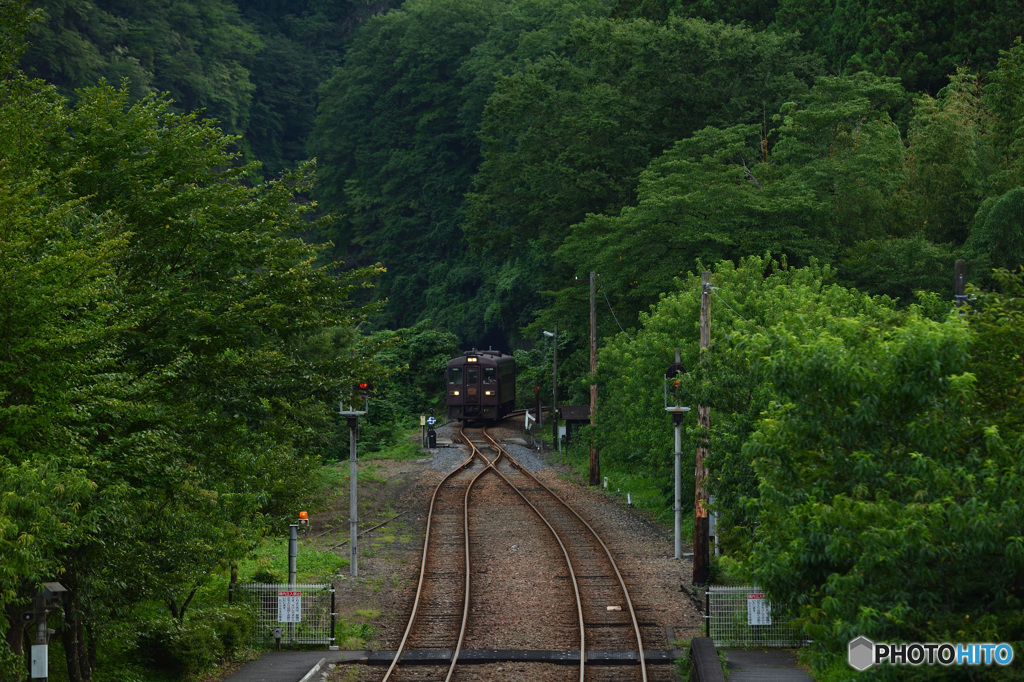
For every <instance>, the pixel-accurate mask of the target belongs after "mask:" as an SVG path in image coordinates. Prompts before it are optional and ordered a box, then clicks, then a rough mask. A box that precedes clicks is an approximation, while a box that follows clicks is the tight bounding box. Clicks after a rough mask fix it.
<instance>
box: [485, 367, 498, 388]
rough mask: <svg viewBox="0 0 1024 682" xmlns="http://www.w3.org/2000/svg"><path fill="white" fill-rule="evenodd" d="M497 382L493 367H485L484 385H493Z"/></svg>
mask: <svg viewBox="0 0 1024 682" xmlns="http://www.w3.org/2000/svg"><path fill="white" fill-rule="evenodd" d="M496 380H497V377H496V376H495V372H494V368H493V367H484V383H485V384H493V383H494V382H495V381H496Z"/></svg>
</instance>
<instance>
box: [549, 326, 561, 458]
mask: <svg viewBox="0 0 1024 682" xmlns="http://www.w3.org/2000/svg"><path fill="white" fill-rule="evenodd" d="M551 341H552V344H551V345H552V356H551V357H552V360H551V445H552V449H554V450H561V449H562V445H561V443H559V442H558V323H557V322H556V323H555V335H554V336H553V337H552V338H551Z"/></svg>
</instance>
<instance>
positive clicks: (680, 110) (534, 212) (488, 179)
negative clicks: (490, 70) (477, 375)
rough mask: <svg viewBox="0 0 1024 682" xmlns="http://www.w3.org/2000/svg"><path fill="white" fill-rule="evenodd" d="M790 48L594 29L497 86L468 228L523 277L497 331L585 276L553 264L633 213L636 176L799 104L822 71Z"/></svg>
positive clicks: (714, 32)
mask: <svg viewBox="0 0 1024 682" xmlns="http://www.w3.org/2000/svg"><path fill="white" fill-rule="evenodd" d="M795 40H796V39H795V38H794V37H793V36H779V35H775V34H758V33H755V32H753V31H751V30H749V29H746V28H741V27H735V26H726V25H723V24H708V23H706V22H703V21H699V20H682V19H670V20H669V21H668V22H667V23H666V24H657V23H654V22H650V21H646V20H632V21H616V20H612V19H587V20H581V21H580V22H578V23H577V24H576V25H575V26H574V27H573V28H572V30H571V31H570V32H569V34H568V35H567V36H566V38H565V40H564V41H563V44H562V45H561V47H560V49H559V50H558V51H557V52H555V53H553V54H550V55H547V56H545V57H542V58H540V59H538V60H536V61H535V62H533V63H530V64H527V65H526V66H525V68H523V69H522V70H521V71H520V72H517V73H513V74H511V75H510V76H508V77H507V78H504V79H502V80H500V81H499V82H498V85H497V87H496V89H495V92H494V94H493V95H492V96H491V98H490V100H488V104H487V108H486V109H485V111H484V118H483V122H482V123H481V127H480V137H481V139H482V140H483V143H484V157H483V160H482V162H481V165H480V169H479V171H478V172H477V174H476V177H475V178H474V191H473V193H472V194H470V195H469V196H468V199H467V208H466V222H465V230H466V232H467V236H468V237H469V239H470V241H471V243H472V244H473V246H474V248H475V249H476V250H477V251H478V252H480V253H482V254H483V255H484V256H485V257H486V256H488V255H490V256H491V257H492V258H499V259H503V260H505V261H513V262H515V263H516V272H517V273H523V276H521V277H520V278H519V282H520V284H519V288H520V291H519V293H518V295H517V296H515V297H510V298H509V300H508V301H505V302H502V304H504V305H506V306H507V309H506V310H505V311H503V312H501V313H500V314H498V315H497V318H498V319H501V320H503V321H506V320H507V321H520V324H522V323H524V322H526V321H527V320H528V319H529V317H528V312H529V309H528V308H527V309H524V307H523V304H526V305H532V302H533V301H534V300H535V298H536V296H537V292H538V291H542V290H544V289H545V288H552V287H553V286H558V287H562V286H565V283H566V279H567V278H568V276H571V274H573V273H575V274H576V275H577V276H581V275H582V274H585V273H586V272H587V265H583V264H582V263H581V262H580V260H579V259H576V258H574V259H573V260H572V263H573V264H572V266H570V267H565V266H564V265H562V266H560V264H559V263H557V262H556V261H554V260H553V259H552V258H551V254H552V253H553V252H554V250H555V249H557V248H558V247H559V246H560V245H562V244H563V241H564V240H565V238H566V236H567V234H568V228H569V227H570V226H572V225H574V224H577V223H579V222H580V221H582V220H584V219H585V218H586V216H587V214H588V213H603V214H606V215H614V214H615V213H617V212H618V211H619V210H620V209H621V208H623V207H624V206H626V205H628V204H631V203H632V202H633V201H634V199H635V196H636V192H637V183H638V181H640V177H641V172H642V171H643V170H644V168H645V167H647V166H648V164H649V163H650V162H651V160H652V159H654V158H655V157H656V156H657V155H658V154H660V153H661V152H662V151H663V150H665V149H667V148H669V147H671V145H672V144H673V143H674V142H675V141H676V140H679V139H681V138H684V137H687V136H689V135H693V134H694V133H695V132H696V131H698V130H700V129H702V128H704V127H705V126H708V125H722V126H723V127H724V126H728V125H731V124H739V123H745V124H756V123H757V124H759V123H761V122H762V121H763V118H764V116H765V112H766V111H775V110H777V109H778V107H779V106H780V105H781V104H782V102H785V101H786V100H788V99H789V98H791V97H794V96H796V95H798V94H799V93H800V92H802V91H803V90H804V89H805V88H806V84H807V82H809V81H810V79H811V74H812V73H813V70H814V62H813V60H811V59H809V58H807V57H806V56H804V55H802V54H801V53H799V52H798V51H797V50H796V49H795V47H794V45H795ZM756 148H757V146H756V145H755V149H756ZM747 156H748V161H749V162H751V163H753V161H754V159H753V158H751V157H750V155H747ZM758 157H759V155H758ZM737 163H738V162H737ZM708 165H709V166H710V165H711V164H710V163H709V164H708ZM669 210H670V209H666V212H668V211H669ZM580 231H581V232H586V228H581V230H580ZM581 240H582V238H581ZM574 243H575V242H574ZM567 250H570V251H575V249H573V248H572V247H568V249H567ZM660 253H662V252H661V251H659V254H660ZM574 255H575V254H574ZM636 261H637V259H634V260H633V262H634V263H635V262H636ZM588 265H589V264H588ZM526 273H528V277H527V276H525V275H526ZM494 274H495V275H498V274H500V275H501V276H502V277H505V276H507V271H505V270H501V271H494ZM602 274H611V273H604V272H603V273H602ZM489 279H490V281H494V277H493V276H492V277H491V278H489ZM563 314H565V313H564V312H562V313H561V314H560V315H559V317H561V316H562V315H563Z"/></svg>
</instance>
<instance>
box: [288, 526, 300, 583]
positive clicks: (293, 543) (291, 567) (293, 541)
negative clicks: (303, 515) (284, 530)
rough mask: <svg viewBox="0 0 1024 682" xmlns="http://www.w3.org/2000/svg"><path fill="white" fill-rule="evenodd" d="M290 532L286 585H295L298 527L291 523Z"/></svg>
mask: <svg viewBox="0 0 1024 682" xmlns="http://www.w3.org/2000/svg"><path fill="white" fill-rule="evenodd" d="M289 528H290V529H291V532H290V533H289V535H288V584H289V585H294V584H295V576H296V570H295V569H296V566H295V564H296V561H297V560H298V557H299V525H298V524H297V523H293V524H292V525H291V526H289Z"/></svg>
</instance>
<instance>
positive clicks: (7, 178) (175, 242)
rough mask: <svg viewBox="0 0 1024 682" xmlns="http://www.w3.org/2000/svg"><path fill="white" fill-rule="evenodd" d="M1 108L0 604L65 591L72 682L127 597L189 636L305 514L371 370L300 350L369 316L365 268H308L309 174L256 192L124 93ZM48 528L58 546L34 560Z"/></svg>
mask: <svg viewBox="0 0 1024 682" xmlns="http://www.w3.org/2000/svg"><path fill="white" fill-rule="evenodd" d="M0 88H2V93H0V94H2V95H3V98H2V100H0V104H2V107H3V115H2V116H0V119H2V120H3V127H2V128H0V130H2V131H3V136H2V138H0V145H2V148H3V149H4V151H5V154H4V155H3V158H5V159H11V158H17V159H18V161H19V163H18V164H17V166H15V165H13V164H10V163H4V164H2V165H0V170H2V171H3V176H2V180H3V185H2V192H0V196H2V197H4V199H3V200H4V201H5V202H6V203H7V204H8V205H9V206H10V207H11V208H12V209H17V210H14V211H13V212H12V213H11V214H9V217H7V218H5V222H4V226H5V227H4V228H3V234H4V239H5V243H4V248H3V249H2V254H3V258H4V259H5V261H6V264H7V265H9V266H10V267H9V268H5V269H4V277H5V284H6V285H7V286H5V287H4V292H3V295H4V297H5V303H6V304H9V307H5V310H7V311H8V312H6V313H4V314H5V315H6V321H7V322H8V325H9V326H8V327H7V329H8V331H7V332H5V334H7V333H10V334H18V335H19V336H17V337H14V336H7V337H6V338H7V342H6V343H5V344H4V347H5V350H4V351H3V352H5V353H8V354H9V358H4V362H3V363H2V367H3V371H4V373H5V377H4V379H5V381H4V390H3V392H2V393H0V400H2V401H3V403H2V408H0V409H2V410H3V411H2V416H0V448H2V449H0V457H2V458H3V459H4V464H5V466H4V469H3V470H4V476H3V479H2V482H3V484H4V486H5V487H4V488H3V490H2V491H0V500H2V502H0V509H2V510H3V514H4V515H3V518H2V519H0V527H2V528H3V531H2V533H3V539H2V540H0V542H3V543H7V542H13V543H15V544H16V545H18V546H19V550H18V554H17V556H18V562H17V563H16V564H14V566H15V568H14V571H15V573H14V574H8V573H7V572H6V568H7V564H6V563H5V572H4V573H3V574H2V576H0V581H2V585H0V599H2V602H3V603H2V604H0V606H2V607H3V608H2V610H3V612H4V613H8V612H9V611H10V609H11V608H12V605H16V604H19V603H24V600H25V599H28V598H30V597H31V595H32V594H33V593H34V587H33V582H35V581H38V580H40V579H43V578H47V579H49V578H59V579H60V580H61V581H62V582H63V583H64V584H65V586H66V587H68V588H69V590H70V593H69V595H68V598H67V599H66V603H65V607H66V609H65V626H64V629H63V631H62V636H63V638H64V643H65V647H64V648H65V653H66V655H67V658H68V661H67V662H68V671H69V672H68V674H69V676H70V678H71V679H72V680H75V681H76V682H77V681H78V680H89V679H91V677H92V668H93V665H94V663H95V661H94V660H92V659H93V657H94V656H95V651H96V649H95V647H86V645H85V643H86V642H87V641H92V642H93V643H95V642H97V641H102V640H103V637H104V636H105V628H107V627H109V623H110V620H111V618H113V617H115V616H117V615H119V614H123V613H125V612H126V611H127V609H128V608H129V607H130V606H131V604H132V603H133V600H138V599H149V598H153V599H159V600H162V601H164V602H166V604H167V606H168V608H169V610H170V611H171V613H172V614H173V615H174V616H175V617H177V618H182V617H183V616H184V614H185V612H186V610H187V608H188V606H189V604H190V602H191V599H192V597H193V595H194V594H195V590H196V589H197V587H198V586H199V585H200V584H202V583H203V582H204V581H205V580H207V579H208V578H209V575H210V574H211V572H212V571H215V570H217V569H219V568H222V567H225V566H226V565H227V563H228V562H229V561H230V560H232V559H235V558H237V557H238V556H240V555H241V554H242V553H243V552H244V551H245V550H246V549H247V548H248V547H250V546H251V545H252V543H254V542H255V541H257V540H258V537H259V534H260V533H261V532H262V530H263V529H264V528H265V527H268V525H270V524H273V523H275V522H277V520H278V519H281V518H282V517H289V516H291V514H290V512H291V511H293V510H294V508H295V503H296V502H297V501H298V500H299V499H301V496H302V494H303V490H304V488H305V481H306V480H308V473H309V472H310V471H311V470H312V469H313V467H315V466H316V463H317V461H318V457H319V456H321V455H325V454H330V453H326V452H324V451H323V450H322V447H323V443H324V441H323V439H322V438H321V437H320V436H319V435H318V433H319V432H323V431H327V430H331V429H334V428H335V427H336V425H335V424H334V417H333V415H332V412H333V410H331V409H330V408H329V407H328V405H330V404H333V402H334V400H335V398H336V396H337V395H338V392H339V390H340V388H341V386H343V385H345V383H346V382H347V381H349V380H350V377H353V376H355V375H356V374H357V373H359V374H364V373H365V372H367V371H368V369H369V368H368V367H366V366H365V365H366V363H365V361H362V360H360V359H350V358H349V357H348V354H347V353H345V354H325V353H321V354H311V353H309V352H306V348H307V347H308V340H309V338H310V337H312V336H315V335H316V334H318V333H321V332H322V331H323V330H326V329H331V328H336V327H351V326H352V325H353V324H354V323H355V322H356V321H357V320H359V319H361V316H362V314H363V312H364V311H362V310H359V309H357V308H355V307H353V306H352V304H351V303H350V302H349V296H350V294H351V293H352V292H353V291H354V290H355V289H356V288H357V287H361V286H363V285H364V284H365V282H366V281H367V279H368V278H369V277H371V276H372V274H373V272H372V271H371V270H354V271H348V272H345V273H343V274H340V275H339V274H332V273H333V272H334V270H335V266H317V265H315V261H316V259H317V255H318V248H317V247H313V246H309V245H307V244H305V243H304V242H303V241H302V240H301V239H300V238H299V235H300V234H301V233H303V232H306V231H308V230H309V228H310V223H309V221H308V219H307V213H308V211H309V210H310V209H311V208H313V207H314V206H313V205H311V204H309V203H305V202H298V201H296V200H295V199H296V194H297V193H301V192H306V191H308V189H309V184H310V180H311V176H310V174H311V169H309V168H303V169H300V170H299V171H297V172H296V173H293V174H290V175H288V176H286V177H284V178H283V179H282V180H280V181H276V182H272V183H267V184H259V185H254V184H253V183H252V182H251V179H252V178H253V177H257V175H256V168H255V167H253V166H245V165H239V164H237V163H236V161H237V154H236V153H235V152H232V151H231V148H232V146H233V145H234V144H235V142H236V140H237V138H232V137H228V136H226V135H224V134H223V133H222V132H221V131H220V130H219V129H217V128H215V127H213V126H212V125H211V124H209V123H201V122H199V121H198V120H197V119H196V117H195V116H192V115H189V116H183V115H179V114H174V113H171V112H170V111H169V109H170V104H169V103H168V102H167V101H166V100H162V99H144V100H143V101H141V102H138V103H135V104H130V95H129V93H128V91H127V90H125V89H121V90H116V89H114V88H111V87H109V86H106V85H101V86H100V87H97V88H93V89H88V90H83V91H81V92H80V94H79V98H78V103H77V104H76V106H75V107H74V108H69V107H67V106H66V105H65V103H64V102H63V101H62V100H61V99H60V98H59V97H57V96H56V95H55V93H54V92H53V89H52V88H48V87H45V86H43V85H41V84H39V83H27V82H25V81H24V80H23V79H19V78H8V79H6V80H5V81H3V83H0ZM7 152H15V153H7ZM41 354H43V355H41ZM43 356H45V358H46V363H43V364H41V363H40V362H39V359H40V357H43ZM8 360H9V361H10V363H11V364H10V365H9V364H8ZM47 363H48V364H47ZM357 365H363V366H362V367H357ZM8 372H9V374H8ZM57 443H59V444H60V445H59V448H58V447H57ZM36 483H38V485H36V492H33V493H30V492H29V491H27V490H26V488H28V487H29V486H32V485H35V484H36ZM48 491H52V495H47V492H48ZM44 496H46V497H44ZM36 502H38V503H39V505H40V506H39V507H38V508H37V509H36V508H34V505H35V503H36ZM30 510H34V514H30V513H29V511H30ZM8 515H11V516H8ZM12 518H17V519H19V520H18V521H16V522H14V525H11V522H10V521H9V519H12ZM55 524H61V525H60V530H59V531H58V532H55V533H54V534H53V538H54V540H53V543H59V544H52V543H51V542H50V541H49V540H48V539H42V540H39V541H35V540H34V538H35V537H36V534H40V533H43V534H45V533H46V532H47V530H48V529H50V528H53V527H54V525H55ZM26 548H27V551H25V550H26ZM12 556H13V555H12ZM22 571H25V572H24V573H22ZM128 575H131V576H133V580H135V581H136V582H134V583H133V584H132V589H131V590H128V589H126V585H125V582H124V580H125V576H128ZM18 580H20V581H21V582H20V583H18V582H16V581H18Z"/></svg>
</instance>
